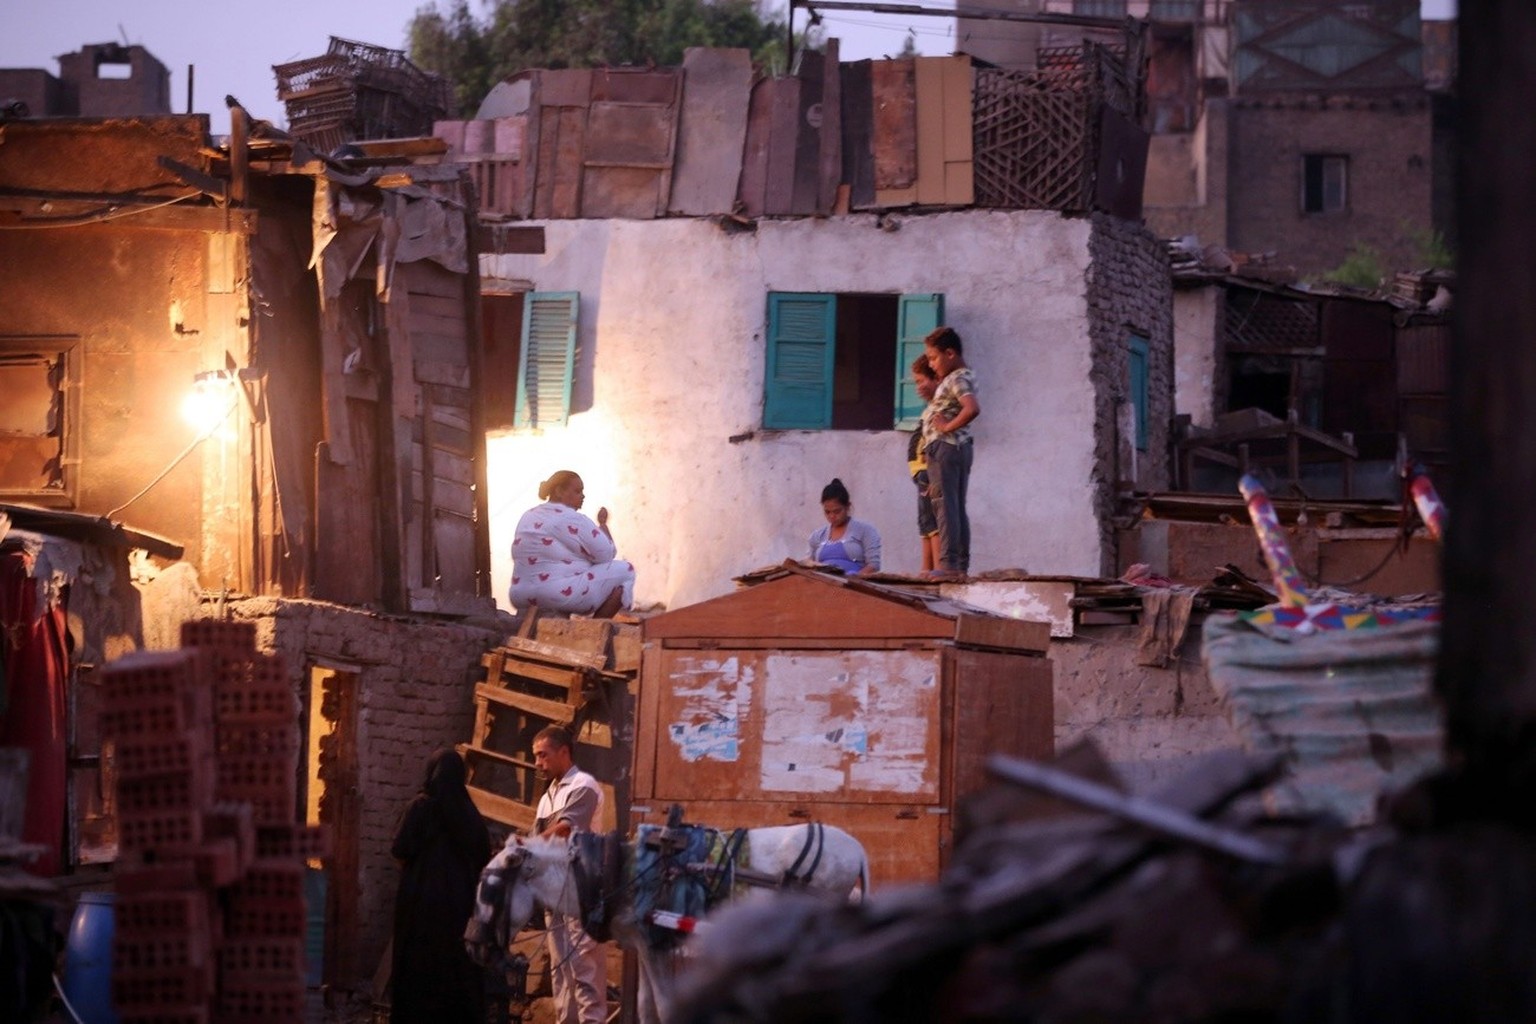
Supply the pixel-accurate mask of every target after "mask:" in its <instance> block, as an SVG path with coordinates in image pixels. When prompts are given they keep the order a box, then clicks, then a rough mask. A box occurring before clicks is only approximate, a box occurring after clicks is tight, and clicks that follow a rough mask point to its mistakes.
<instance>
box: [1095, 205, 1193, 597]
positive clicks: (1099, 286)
mask: <svg viewBox="0 0 1536 1024" xmlns="http://www.w3.org/2000/svg"><path fill="white" fill-rule="evenodd" d="M1088 252H1089V261H1090V262H1089V267H1088V321H1089V324H1088V331H1089V338H1090V345H1091V351H1092V359H1093V365H1092V369H1091V370H1090V375H1091V378H1092V380H1093V385H1094V396H1095V399H1094V400H1095V403H1096V408H1095V410H1094V424H1095V428H1094V435H1095V436H1094V444H1093V448H1094V458H1093V464H1094V469H1093V486H1094V489H1095V501H1094V505H1095V508H1096V510H1097V513H1098V520H1099V533H1100V538H1101V543H1100V545H1099V547H1100V550H1101V551H1102V552H1104V555H1103V559H1102V564H1101V566H1100V570H1099V571H1100V572H1102V573H1105V574H1110V575H1112V574H1113V573H1114V568H1115V556H1114V550H1115V547H1114V526H1113V524H1112V523H1111V521H1110V520H1111V516H1112V515H1113V514H1114V509H1115V495H1116V493H1117V490H1118V489H1119V486H1120V485H1121V484H1122V483H1126V484H1130V485H1132V486H1134V487H1135V488H1136V489H1137V490H1163V489H1166V488H1167V487H1168V484H1169V480H1170V473H1169V460H1168V432H1169V429H1170V425H1171V422H1172V419H1173V280H1172V277H1171V275H1170V271H1169V267H1168V253H1167V250H1166V249H1165V248H1164V246H1163V244H1162V243H1161V242H1160V241H1158V239H1157V238H1156V237H1154V236H1153V235H1152V233H1151V232H1150V231H1148V230H1147V229H1146V227H1145V226H1143V225H1142V224H1139V223H1135V222H1131V221H1125V220H1121V219H1119V218H1117V217H1111V216H1109V215H1108V214H1103V213H1096V214H1094V215H1093V233H1092V235H1091V236H1090V238H1089V242H1088ZM1133 334H1135V335H1139V336H1140V337H1142V338H1145V339H1146V341H1147V400H1148V401H1147V440H1146V449H1145V450H1144V451H1136V450H1135V448H1134V445H1132V444H1131V443H1130V442H1129V439H1128V438H1123V437H1122V436H1121V431H1120V429H1119V425H1118V420H1117V417H1118V416H1119V414H1120V413H1119V407H1120V406H1121V405H1122V404H1124V403H1128V402H1130V401H1131V394H1130V337H1131V335H1133Z"/></svg>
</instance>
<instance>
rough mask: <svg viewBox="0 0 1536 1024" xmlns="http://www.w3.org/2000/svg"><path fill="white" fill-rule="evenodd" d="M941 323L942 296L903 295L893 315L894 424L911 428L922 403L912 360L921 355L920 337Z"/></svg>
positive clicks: (921, 344)
mask: <svg viewBox="0 0 1536 1024" xmlns="http://www.w3.org/2000/svg"><path fill="white" fill-rule="evenodd" d="M943 322H944V296H943V295H940V294H938V293H932V294H928V295H903V296H902V297H901V305H900V307H899V309H898V311H897V317H896V334H897V338H896V426H897V427H899V428H901V429H903V430H910V429H912V428H913V427H915V426H917V420H918V417H919V416H921V415H922V414H923V406H924V405H927V404H928V403H926V402H924V401H923V400H922V399H921V398H919V397H918V394H917V385H916V384H914V383H912V361H913V360H914V359H916V358H917V357H918V356H920V355H922V354H923V339H924V338H926V337H927V336H928V335H929V333H930V332H931V331H933V329H934V328H936V327H938V326H939V325H940V324H942V323H943Z"/></svg>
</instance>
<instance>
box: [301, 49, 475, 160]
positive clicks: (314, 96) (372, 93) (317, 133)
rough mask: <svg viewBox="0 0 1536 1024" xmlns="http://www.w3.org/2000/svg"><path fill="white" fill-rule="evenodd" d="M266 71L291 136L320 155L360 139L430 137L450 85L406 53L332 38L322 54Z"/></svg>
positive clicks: (445, 107) (445, 104)
mask: <svg viewBox="0 0 1536 1024" xmlns="http://www.w3.org/2000/svg"><path fill="white" fill-rule="evenodd" d="M272 72H273V74H274V75H276V76H277V97H278V99H280V100H282V101H283V104H284V105H285V106H286V108H287V113H288V130H289V132H290V133H292V134H293V136H294V137H296V138H299V139H302V140H304V141H305V142H307V143H308V144H309V145H311V146H313V147H314V148H315V149H317V150H319V151H320V152H322V153H331V152H333V151H334V150H336V149H337V148H338V147H340V146H341V145H343V144H344V143H348V142H353V141H355V140H358V139H392V138H403V137H409V136H421V135H431V134H432V124H433V122H434V121H436V120H438V119H439V118H442V117H443V116H444V115H446V114H447V112H448V109H449V105H450V98H449V85H448V82H447V81H446V80H444V79H443V78H442V77H441V76H439V75H434V74H431V73H429V72H426V71H423V70H422V69H421V68H418V67H417V66H416V65H415V64H412V63H411V62H410V60H409V59H407V58H406V55H405V54H404V52H402V51H400V50H391V49H387V48H385V47H382V46H373V45H371V44H369V43H359V42H354V41H352V40H350V39H341V38H338V37H337V36H331V43H330V46H329V47H328V48H327V49H326V52H325V53H324V54H323V55H321V56H319V57H309V58H307V59H305V60H298V61H293V62H291V63H288V64H278V65H275V66H274V67H273V68H272Z"/></svg>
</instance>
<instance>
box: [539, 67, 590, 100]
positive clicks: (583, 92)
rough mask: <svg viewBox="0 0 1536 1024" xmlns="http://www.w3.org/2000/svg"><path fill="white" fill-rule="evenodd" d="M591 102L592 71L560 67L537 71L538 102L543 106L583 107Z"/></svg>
mask: <svg viewBox="0 0 1536 1024" xmlns="http://www.w3.org/2000/svg"><path fill="white" fill-rule="evenodd" d="M591 102H592V72H591V71H589V70H587V69H586V68H560V69H557V70H553V71H541V72H540V73H539V88H538V104H539V105H540V106H543V107H585V106H586V105H587V104H589V103H591Z"/></svg>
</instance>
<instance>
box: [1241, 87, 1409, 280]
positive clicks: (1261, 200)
mask: <svg viewBox="0 0 1536 1024" xmlns="http://www.w3.org/2000/svg"><path fill="white" fill-rule="evenodd" d="M1231 122H1232V129H1231V130H1232V135H1231V138H1232V149H1231V153H1230V157H1229V159H1230V165H1231V173H1232V177H1231V182H1232V185H1231V193H1230V197H1229V210H1230V218H1231V220H1230V225H1229V227H1230V231H1231V245H1232V247H1233V248H1235V249H1238V250H1241V251H1247V252H1268V251H1274V252H1276V254H1277V256H1278V258H1279V261H1280V262H1281V263H1283V264H1290V265H1292V266H1295V267H1296V269H1297V271H1298V272H1300V274H1301V275H1302V277H1308V276H1311V275H1316V274H1318V273H1320V272H1322V271H1327V270H1331V269H1333V268H1334V267H1337V266H1338V265H1339V264H1340V263H1342V262H1343V260H1344V258H1345V257H1346V256H1348V255H1349V251H1350V247H1351V246H1352V245H1353V244H1354V243H1355V242H1361V243H1364V244H1366V245H1370V246H1373V247H1374V248H1376V249H1377V250H1379V251H1380V252H1381V254H1382V258H1383V263H1384V267H1383V269H1384V270H1385V271H1386V272H1387V273H1388V274H1389V275H1390V274H1391V272H1393V271H1394V270H1411V269H1416V268H1417V265H1418V262H1419V252H1418V249H1419V247H1418V245H1417V244H1416V242H1415V239H1414V237H1413V236H1414V234H1415V232H1420V231H1425V230H1427V229H1428V228H1429V227H1430V225H1431V213H1432V192H1433V184H1434V177H1435V175H1434V169H1433V166H1432V165H1433V163H1434V156H1435V154H1434V151H1433V145H1432V138H1431V114H1430V106H1429V98H1428V97H1427V96H1425V95H1415V96H1405V97H1371V98H1366V97H1344V96H1326V97H1325V96H1312V97H1306V98H1286V99H1284V100H1276V101H1271V100H1258V99H1252V100H1239V101H1237V103H1236V104H1234V107H1233V109H1232V111H1231ZM1314 153H1315V154H1327V155H1341V156H1347V157H1348V158H1349V171H1348V201H1347V209H1345V210H1343V211H1340V212H1337V213H1303V212H1302V209H1301V187H1302V186H1301V177H1302V171H1301V166H1302V157H1303V156H1304V155H1307V154H1314Z"/></svg>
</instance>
